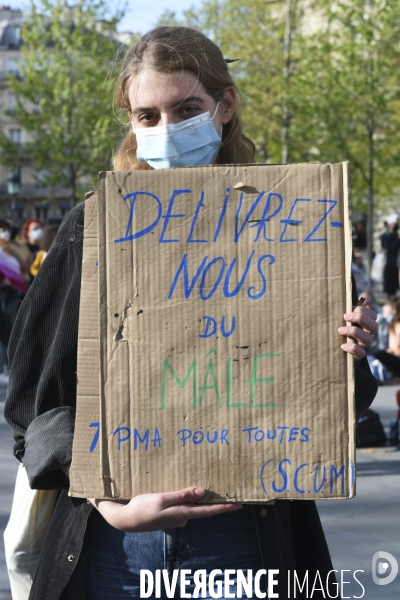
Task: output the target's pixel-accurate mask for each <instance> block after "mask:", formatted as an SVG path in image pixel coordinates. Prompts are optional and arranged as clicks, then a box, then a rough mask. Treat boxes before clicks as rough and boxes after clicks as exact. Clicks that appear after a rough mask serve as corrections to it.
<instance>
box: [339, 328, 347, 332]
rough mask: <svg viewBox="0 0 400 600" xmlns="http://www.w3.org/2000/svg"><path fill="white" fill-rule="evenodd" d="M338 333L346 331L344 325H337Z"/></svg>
mask: <svg viewBox="0 0 400 600" xmlns="http://www.w3.org/2000/svg"><path fill="white" fill-rule="evenodd" d="M338 331H339V333H346V327H339V329H338Z"/></svg>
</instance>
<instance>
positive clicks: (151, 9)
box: [119, 0, 201, 33]
mask: <svg viewBox="0 0 400 600" xmlns="http://www.w3.org/2000/svg"><path fill="white" fill-rule="evenodd" d="M200 3H201V0H130V2H128V7H129V8H128V11H127V14H126V16H125V18H124V20H123V21H122V22H121V24H120V27H119V30H120V31H134V32H140V33H145V32H146V31H148V30H149V29H150V28H151V27H153V26H154V24H155V23H156V21H157V19H158V17H159V16H160V15H161V14H162V13H163V12H164V10H165V9H169V10H172V11H174V12H176V13H177V16H178V17H179V16H180V14H181V12H182V10H186V9H188V8H191V7H192V6H199V5H200Z"/></svg>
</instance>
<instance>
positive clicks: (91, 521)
mask: <svg viewBox="0 0 400 600" xmlns="http://www.w3.org/2000/svg"><path fill="white" fill-rule="evenodd" d="M228 62H229V61H228V60H225V59H224V57H223V55H222V53H221V51H220V50H219V48H218V47H217V46H216V45H215V44H214V43H213V42H212V41H211V40H209V39H208V38H206V37H205V36H204V35H202V34H201V33H199V32H197V31H194V30H192V29H189V28H183V27H158V28H156V29H154V30H152V31H150V32H149V33H148V34H146V35H145V36H144V37H143V38H142V39H141V40H140V41H139V42H138V43H137V44H136V45H135V46H133V47H132V48H131V49H130V50H129V51H128V53H127V55H126V57H125V60H124V63H123V66H122V72H121V75H120V77H119V80H118V92H117V103H118V105H119V106H120V107H121V108H122V109H123V110H124V111H125V113H126V116H127V121H128V122H129V131H128V134H127V136H126V139H125V141H124V142H123V144H122V146H121V148H120V150H119V152H118V153H117V155H116V157H115V168H116V170H132V169H151V168H153V169H159V168H170V167H185V166H192V165H207V164H213V163H214V164H229V163H230V164H232V163H251V162H254V145H253V144H252V142H251V141H250V140H248V139H247V138H246V137H245V135H244V134H243V131H242V125H241V119H240V113H239V108H238V91H237V88H236V86H235V83H234V81H233V79H232V77H231V74H230V72H229V69H228ZM83 214H84V205H83V204H81V205H79V206H77V207H76V208H75V209H74V210H73V211H71V212H70V213H69V215H68V216H67V218H66V220H65V221H64V223H63V225H62V227H61V229H60V231H59V234H58V236H57V238H56V240H55V243H54V244H53V247H52V250H51V251H50V252H49V255H48V257H47V259H46V261H45V263H44V265H43V267H42V269H41V270H40V272H39V274H38V277H37V278H36V280H35V281H34V283H33V285H32V288H31V290H30V292H29V294H28V295H27V298H26V300H25V302H24V305H23V307H22V310H21V311H20V313H19V316H18V320H17V323H16V326H15V329H14V333H13V336H12V339H11V342H10V367H11V368H10V389H9V394H8V400H7V406H6V417H7V420H8V422H9V423H10V425H11V426H12V428H13V431H14V437H15V440H16V444H15V448H14V453H15V455H16V456H17V457H18V458H19V459H20V460H22V462H23V464H24V465H25V467H26V470H27V473H28V476H29V480H30V484H31V487H33V488H39V489H53V488H57V489H60V490H61V492H60V495H59V499H58V501H57V504H56V507H55V511H54V514H53V518H52V521H51V524H50V527H49V530H48V535H47V537H46V540H45V542H44V546H43V550H42V554H41V557H40V561H39V564H38V568H37V572H36V577H35V580H34V583H33V587H32V592H31V596H30V599H31V600H32V599H33V600H34V599H37V598H41V599H45V598H49V599H50V598H51V600H55V599H56V598H61V597H62V598H63V599H64V600H65V599H69V598H71V599H72V598H73V599H74V600H77V599H79V598H88V600H103V599H104V600H106V599H107V600H109V599H111V598H139V597H159V596H157V586H158V585H159V586H160V590H161V597H164V598H165V597H179V586H180V585H182V578H180V579H179V578H178V581H177V582H176V581H175V584H174V580H173V574H174V572H176V570H177V569H181V568H183V569H187V570H189V571H191V574H189V575H188V574H186V583H185V590H182V589H181V592H182V593H183V592H184V591H185V592H186V593H187V594H189V595H188V596H185V597H197V596H196V595H193V594H199V595H200V597H201V595H202V592H203V591H204V590H203V588H202V585H203V583H204V582H205V583H204V584H205V585H206V588H207V589H206V588H204V589H205V591H206V592H207V594H208V593H210V594H211V595H213V594H214V596H213V597H237V594H238V591H237V588H238V585H239V584H238V578H240V577H239V575H238V571H240V572H241V573H242V576H243V577H246V578H248V579H247V581H249V582H250V584H249V585H250V587H251V589H252V592H251V594H250V596H248V597H265V596H263V594H265V591H266V578H264V577H260V576H259V574H260V573H261V570H262V569H267V570H269V571H270V574H271V578H270V579H269V586H270V591H269V593H270V597H271V598H273V597H278V596H277V595H274V594H277V593H279V597H280V598H285V597H286V594H287V585H286V576H287V575H286V573H287V571H288V570H292V571H294V570H296V572H297V574H298V575H299V577H300V576H301V577H304V574H305V573H306V571H307V570H308V572H309V573H310V577H312V578H314V574H315V573H316V572H317V571H318V573H319V574H320V576H321V579H322V581H323V582H326V580H327V576H328V573H329V572H330V571H331V569H332V565H331V562H330V558H329V553H328V549H327V546H326V542H325V538H324V534H323V531H322V528H321V524H320V521H319V517H318V513H317V510H316V507H315V504H314V502H312V501H310V502H298V501H293V502H284V501H281V502H277V503H276V504H275V505H268V506H260V505H254V506H250V505H246V506H241V505H237V504H214V505H200V504H197V503H196V501H198V500H200V499H201V498H202V497H203V496H204V493H205V492H204V490H203V489H202V488H199V487H189V488H187V489H183V490H178V491H176V492H170V493H159V494H144V495H140V496H136V497H135V498H133V499H132V500H131V501H130V502H127V503H122V502H114V501H111V500H96V499H92V500H90V502H86V501H79V500H77V499H71V498H69V497H68V495H67V489H68V465H69V463H70V460H71V454H72V438H73V429H74V416H75V409H74V407H75V403H76V383H75V373H76V351H77V334H78V311H79V292H80V274H81V262H82V242H83ZM345 319H346V320H347V321H348V322H351V323H352V325H351V326H343V327H342V328H341V329H340V331H339V334H340V335H342V336H344V337H345V338H346V337H347V336H349V337H351V338H352V339H353V340H354V341H352V342H346V341H344V343H343V345H342V348H343V350H344V351H345V352H349V353H351V354H353V355H354V358H355V359H356V360H357V361H358V362H356V395H357V413H358V415H359V414H361V413H362V412H363V411H364V410H366V408H367V407H368V406H369V404H370V403H371V402H372V400H373V398H374V395H375V393H376V381H375V379H374V378H373V377H372V376H371V374H370V371H369V368H368V363H367V361H366V360H365V358H364V356H365V351H364V348H365V347H366V346H368V345H369V344H370V343H371V341H372V334H373V333H374V332H375V331H376V329H377V326H376V322H375V319H376V315H375V313H374V312H373V311H371V310H370V309H368V308H365V307H362V306H359V307H357V308H355V309H354V311H353V312H352V313H350V314H348V315H345ZM38 323H40V327H37V324H38ZM162 569H167V570H168V581H163V582H161V580H157V572H158V573H160V570H162ZM218 569H219V570H220V572H216V571H215V570H218ZM274 569H275V570H278V571H279V574H277V572H275V575H274V572H273V570H274ZM144 570H146V573H145V571H144ZM200 570H201V572H202V573H203V575H202V577H203V579H201V578H200V575H197V576H194V575H193V574H194V572H196V573H197V574H199V573H200ZM229 570H230V571H229ZM141 571H142V572H143V573H145V575H146V577H147V579H146V586H147V587H146V588H145V589H142V590H141V589H140V574H141ZM228 571H229V573H228ZM227 573H228V578H227V576H226V574H227ZM160 577H161V575H160ZM196 577H197V579H196ZM274 577H275V579H274ZM153 578H154V579H153ZM199 578H200V579H199ZM161 579H162V577H161ZM152 580H153V581H154V585H155V587H154V591H153V592H151V589H150V591H148V590H149V588H148V586H150V584H151V581H152ZM157 581H159V583H157ZM329 581H330V584H329V587H330V590H331V593H332V597H334V593H335V590H336V584H335V583H334V578H333V577H330V580H329ZM276 582H278V583H276ZM142 583H143V582H142ZM211 584H213V586H214V588H213V590H214V591H213V590H212V589H211V588H210V589H209V587H207V586H209V585H210V586H211ZM324 585H325V583H324ZM168 586H172V590H170V592H169V593H168V594H167V591H166V589H168ZM174 586H176V587H175V591H174ZM228 586H229V589H228ZM147 594H148V595H147ZM215 594H217V595H215ZM260 594H261V595H260ZM322 594H323V595H322ZM202 597H205V596H202ZM298 597H300V596H298ZM313 597H314V598H317V597H324V598H325V597H326V595H325V593H323V592H321V594H320V595H318V592H315V593H314V596H313Z"/></svg>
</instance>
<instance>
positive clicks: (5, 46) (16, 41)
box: [0, 6, 71, 223]
mask: <svg viewBox="0 0 400 600" xmlns="http://www.w3.org/2000/svg"><path fill="white" fill-rule="evenodd" d="M23 22H24V16H23V13H22V11H21V10H18V9H12V8H9V7H7V6H2V7H0V122H1V126H2V128H3V131H4V133H5V134H6V135H7V137H8V138H9V139H10V140H11V141H13V142H17V143H21V144H23V143H24V142H26V141H27V138H26V136H27V134H26V132H25V131H24V130H23V129H22V128H21V127H20V126H19V125H18V124H17V123H16V122H15V120H14V118H13V111H14V109H15V96H14V94H13V92H12V91H11V90H10V89H9V87H8V84H7V76H8V75H10V74H12V75H16V76H18V74H19V63H20V60H21V27H22V24H23ZM70 208H71V205H70V199H69V194H68V191H67V190H50V189H46V188H43V187H41V184H40V182H37V181H36V180H35V177H34V172H33V168H32V165H31V163H30V159H29V156H24V155H23V154H21V160H20V166H19V167H18V168H11V167H8V166H5V165H3V164H0V218H5V217H10V218H12V219H13V220H14V221H15V222H16V223H18V222H20V221H22V220H23V219H28V218H40V219H42V220H43V221H45V222H47V223H51V222H58V221H61V219H62V218H63V216H64V215H65V214H66V213H67V212H68V210H69V209H70Z"/></svg>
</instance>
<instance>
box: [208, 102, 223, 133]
mask: <svg viewBox="0 0 400 600" xmlns="http://www.w3.org/2000/svg"><path fill="white" fill-rule="evenodd" d="M220 104H221V102H217V106H216V107H215V110H214V113H213V116H212V117H211V121H214V117H215V115H216V114H217V112H218V109H219V105H220ZM222 128H223V125H222V123H221V129H220V130H219V139H220V140H222Z"/></svg>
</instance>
